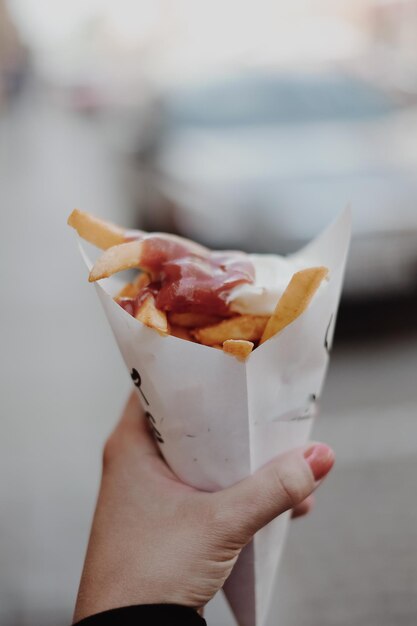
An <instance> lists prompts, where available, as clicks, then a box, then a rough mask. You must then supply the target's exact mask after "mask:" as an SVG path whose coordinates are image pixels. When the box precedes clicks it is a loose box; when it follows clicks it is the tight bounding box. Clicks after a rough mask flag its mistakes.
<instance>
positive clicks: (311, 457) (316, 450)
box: [304, 443, 335, 480]
mask: <svg viewBox="0 0 417 626" xmlns="http://www.w3.org/2000/svg"><path fill="white" fill-rule="evenodd" d="M304 458H305V459H306V461H307V463H308V464H309V466H310V468H311V471H312V472H313V476H314V478H315V479H316V480H321V479H322V478H324V477H325V476H326V474H327V473H328V472H330V470H331V469H332V467H333V465H334V460H335V459H334V452H333V450H332V449H331V448H329V446H326V445H325V444H324V443H315V444H314V445H312V446H310V447H309V448H307V450H306V451H305V452H304Z"/></svg>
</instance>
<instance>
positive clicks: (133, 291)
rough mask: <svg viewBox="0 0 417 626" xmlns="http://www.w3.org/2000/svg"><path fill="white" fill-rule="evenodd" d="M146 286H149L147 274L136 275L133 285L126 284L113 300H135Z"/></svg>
mask: <svg viewBox="0 0 417 626" xmlns="http://www.w3.org/2000/svg"><path fill="white" fill-rule="evenodd" d="M147 285H149V276H148V275H147V274H138V276H137V278H135V280H134V281H133V283H126V285H125V286H124V287H123V288H122V289H121V290H120V291H119V293H118V294H117V296H116V297H115V300H118V299H119V298H136V296H137V295H138V293H139V291H141V289H143V288H144V287H146V286H147Z"/></svg>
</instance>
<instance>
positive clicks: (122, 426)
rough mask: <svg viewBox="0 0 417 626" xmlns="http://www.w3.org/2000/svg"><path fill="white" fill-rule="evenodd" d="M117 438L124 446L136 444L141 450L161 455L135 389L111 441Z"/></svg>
mask: <svg viewBox="0 0 417 626" xmlns="http://www.w3.org/2000/svg"><path fill="white" fill-rule="evenodd" d="M114 440H116V441H117V443H118V444H119V445H122V446H130V445H132V446H135V448H136V449H140V451H141V452H143V453H147V454H149V453H150V454H154V455H155V456H158V455H159V452H158V448H157V446H156V444H155V441H154V439H153V437H152V435H151V433H150V431H149V427H148V422H147V419H146V417H145V414H144V412H143V409H142V407H141V404H140V402H139V398H138V395H137V393H136V391H135V390H133V391H132V393H131V394H130V396H129V399H128V401H127V403H126V406H125V408H124V410H123V413H122V416H121V418H120V420H119V422H118V424H117V425H116V428H115V430H114V431H113V434H112V435H111V436H110V440H109V441H114Z"/></svg>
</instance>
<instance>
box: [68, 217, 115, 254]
mask: <svg viewBox="0 0 417 626" xmlns="http://www.w3.org/2000/svg"><path fill="white" fill-rule="evenodd" d="M67 223H68V225H69V226H72V227H73V228H75V230H76V231H77V233H78V234H79V235H80V237H82V238H83V239H85V240H86V241H89V242H90V243H92V244H93V245H95V246H97V247H98V248H101V249H102V250H107V248H110V247H111V246H117V245H118V244H120V243H123V242H125V241H126V237H125V233H126V231H125V229H124V228H120V226H116V225H115V224H112V223H111V222H106V221H105V220H101V219H99V218H98V217H94V215H90V214H89V213H85V212H84V211H80V210H79V209H74V211H73V212H72V213H71V215H70V216H69V218H68V222H67Z"/></svg>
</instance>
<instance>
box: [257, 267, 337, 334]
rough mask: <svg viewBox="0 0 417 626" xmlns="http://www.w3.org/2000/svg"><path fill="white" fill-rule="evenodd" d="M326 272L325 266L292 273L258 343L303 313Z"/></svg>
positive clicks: (327, 271)
mask: <svg viewBox="0 0 417 626" xmlns="http://www.w3.org/2000/svg"><path fill="white" fill-rule="evenodd" d="M328 273H329V270H328V269H327V267H310V268H307V269H305V270H301V271H300V272H297V273H296V274H294V276H293V277H292V278H291V280H290V282H289V285H288V287H287V288H286V290H285V291H284V293H283V294H282V296H281V298H280V299H279V301H278V304H277V306H276V307H275V311H274V312H273V314H272V315H271V317H270V318H269V320H268V323H267V325H266V328H265V330H264V332H263V335H262V338H261V341H260V343H263V342H264V341H267V339H270V338H271V337H273V336H274V335H276V334H277V333H279V332H280V331H281V330H283V329H284V328H285V327H286V326H288V325H289V324H291V323H292V322H293V321H294V320H296V319H297V317H299V316H300V315H301V314H302V313H304V311H305V310H306V308H307V307H308V305H309V304H310V302H311V300H312V298H313V296H314V294H315V293H316V291H317V289H318V288H319V287H320V284H321V282H322V280H323V279H324V278H326V276H327V275H328Z"/></svg>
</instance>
